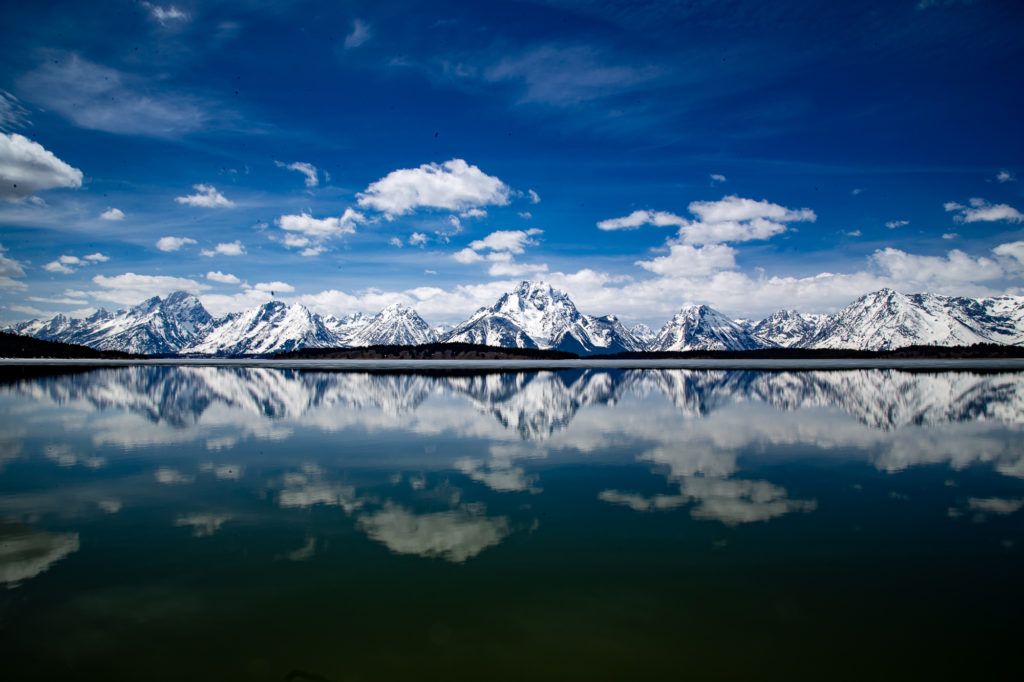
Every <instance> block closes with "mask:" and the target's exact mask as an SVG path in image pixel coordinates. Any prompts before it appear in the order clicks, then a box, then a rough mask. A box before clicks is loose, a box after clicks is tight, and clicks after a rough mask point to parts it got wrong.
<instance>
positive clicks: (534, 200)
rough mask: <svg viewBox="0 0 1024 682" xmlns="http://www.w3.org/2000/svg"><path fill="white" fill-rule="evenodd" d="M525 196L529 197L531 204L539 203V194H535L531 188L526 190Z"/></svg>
mask: <svg viewBox="0 0 1024 682" xmlns="http://www.w3.org/2000/svg"><path fill="white" fill-rule="evenodd" d="M526 196H528V197H530V203H531V204H539V203H540V195H539V194H537V193H536V192H535V191H533V190H532V189H528V190H526Z"/></svg>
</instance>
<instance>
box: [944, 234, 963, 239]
mask: <svg viewBox="0 0 1024 682" xmlns="http://www.w3.org/2000/svg"><path fill="white" fill-rule="evenodd" d="M959 236H960V235H959V234H958V233H956V232H943V233H942V238H943V239H956V238H957V237H959Z"/></svg>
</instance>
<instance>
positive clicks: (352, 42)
mask: <svg viewBox="0 0 1024 682" xmlns="http://www.w3.org/2000/svg"><path fill="white" fill-rule="evenodd" d="M372 37H373V32H372V31H371V30H370V25H369V24H367V23H366V22H365V21H363V20H362V19H356V20H355V21H353V22H352V32H351V33H349V34H348V35H347V36H345V49H346V50H351V49H353V48H356V47H359V46H360V45H362V44H364V43H366V42H367V41H368V40H370V38H372Z"/></svg>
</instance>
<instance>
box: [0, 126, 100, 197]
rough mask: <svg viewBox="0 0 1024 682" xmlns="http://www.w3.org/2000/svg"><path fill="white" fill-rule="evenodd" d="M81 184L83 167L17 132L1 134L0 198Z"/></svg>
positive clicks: (21, 195)
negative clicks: (80, 168)
mask: <svg viewBox="0 0 1024 682" xmlns="http://www.w3.org/2000/svg"><path fill="white" fill-rule="evenodd" d="M81 186H82V171H80V170H78V169H77V168H72V167H71V166H69V165H68V164H66V163H64V162H63V161H61V160H60V159H58V158H57V157H56V156H54V155H53V153H52V152H50V151H47V150H46V149H44V148H43V146H42V145H41V144H39V143H38V142H33V141H32V140H30V139H28V138H27V137H25V136H24V135H19V134H17V133H10V134H6V135H4V134H0V200H4V201H20V200H21V199H24V198H25V197H28V196H30V195H31V194H33V193H35V192H39V191H42V190H46V189H54V188H57V187H70V188H76V187H81Z"/></svg>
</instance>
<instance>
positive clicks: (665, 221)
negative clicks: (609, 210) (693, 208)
mask: <svg viewBox="0 0 1024 682" xmlns="http://www.w3.org/2000/svg"><path fill="white" fill-rule="evenodd" d="M687 224H689V221H688V220H687V219H686V218H681V217H679V216H677V215H675V214H674V213H668V212H667V211H633V212H632V213H630V214H629V215H628V216H625V217H622V218H609V219H608V220H602V221H601V222H599V223H598V224H597V229H599V230H605V231H606V232H607V231H611V230H636V229H639V228H641V227H643V226H644V225H654V226H655V227H666V226H670V225H673V226H676V227H681V226H683V225H687Z"/></svg>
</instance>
